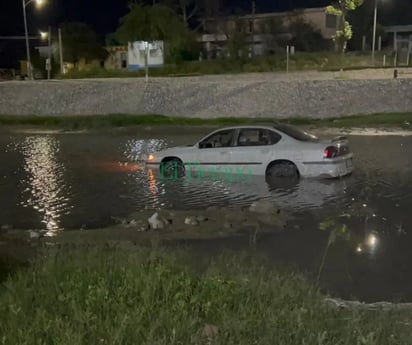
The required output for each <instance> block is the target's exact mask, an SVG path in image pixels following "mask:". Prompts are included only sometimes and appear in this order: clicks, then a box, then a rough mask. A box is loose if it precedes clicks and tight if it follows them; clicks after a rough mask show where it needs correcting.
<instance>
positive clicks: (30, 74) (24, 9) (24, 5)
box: [22, 0, 33, 80]
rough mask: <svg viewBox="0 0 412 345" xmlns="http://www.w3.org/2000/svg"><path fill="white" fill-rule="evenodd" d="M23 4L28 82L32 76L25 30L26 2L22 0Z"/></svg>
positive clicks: (26, 31)
mask: <svg viewBox="0 0 412 345" xmlns="http://www.w3.org/2000/svg"><path fill="white" fill-rule="evenodd" d="M22 3H23V18H24V32H25V37H26V58H27V64H26V65H27V76H28V77H29V79H30V80H33V74H32V73H31V72H32V71H31V58H30V46H29V32H28V29H27V15H26V5H27V4H26V1H25V0H22Z"/></svg>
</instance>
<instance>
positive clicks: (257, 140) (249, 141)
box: [237, 128, 281, 146]
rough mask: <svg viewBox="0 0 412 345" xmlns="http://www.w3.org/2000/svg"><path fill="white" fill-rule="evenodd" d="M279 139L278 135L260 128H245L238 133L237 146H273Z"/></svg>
mask: <svg viewBox="0 0 412 345" xmlns="http://www.w3.org/2000/svg"><path fill="white" fill-rule="evenodd" d="M280 139H281V136H280V134H278V133H276V132H274V131H271V130H268V129H261V128H247V129H241V130H240V131H239V137H238V141H237V146H265V145H274V144H277V143H278V142H279V140H280Z"/></svg>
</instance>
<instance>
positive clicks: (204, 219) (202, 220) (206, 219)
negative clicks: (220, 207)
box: [196, 216, 209, 223]
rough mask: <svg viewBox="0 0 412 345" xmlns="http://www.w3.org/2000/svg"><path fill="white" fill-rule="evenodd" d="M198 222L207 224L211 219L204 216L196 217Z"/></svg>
mask: <svg viewBox="0 0 412 345" xmlns="http://www.w3.org/2000/svg"><path fill="white" fill-rule="evenodd" d="M196 220H197V221H198V222H199V223H204V222H207V221H208V220H209V218H207V217H204V216H197V217H196Z"/></svg>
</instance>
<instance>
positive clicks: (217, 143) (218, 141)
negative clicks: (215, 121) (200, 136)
mask: <svg viewBox="0 0 412 345" xmlns="http://www.w3.org/2000/svg"><path fill="white" fill-rule="evenodd" d="M234 134H235V131H234V130H233V129H230V130H223V131H219V132H217V133H214V134H212V135H211V136H210V137H208V138H206V139H205V140H203V141H202V142H201V143H200V145H199V147H200V148H201V149H205V148H215V147H229V146H232V141H233V137H234Z"/></svg>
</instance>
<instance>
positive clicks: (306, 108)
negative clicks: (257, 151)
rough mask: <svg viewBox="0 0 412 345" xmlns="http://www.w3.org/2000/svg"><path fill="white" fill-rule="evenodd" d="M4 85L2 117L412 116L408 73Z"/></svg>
mask: <svg viewBox="0 0 412 345" xmlns="http://www.w3.org/2000/svg"><path fill="white" fill-rule="evenodd" d="M391 73H393V71H392V70H389V69H388V70H386V69H385V70H373V71H369V72H368V71H347V72H343V74H340V72H295V73H289V74H285V73H261V74H256V73H255V74H244V75H215V76H204V77H186V78H153V79H151V80H150V81H149V83H146V82H145V81H144V79H93V80H91V79H90V80H64V81H51V82H50V81H35V82H16V81H13V82H3V83H0V115H44V116H49V115H104V114H162V115H169V116H183V117H200V118H210V117H234V116H235V117H248V116H249V117H277V118H291V117H297V116H306V117H313V118H331V117H337V116H348V115H356V114H373V113H395V112H410V111H412V97H411V96H410V90H411V88H412V78H409V77H410V76H412V74H410V72H409V71H408V70H404V71H403V70H402V71H399V78H398V79H393V78H392V77H391Z"/></svg>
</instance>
